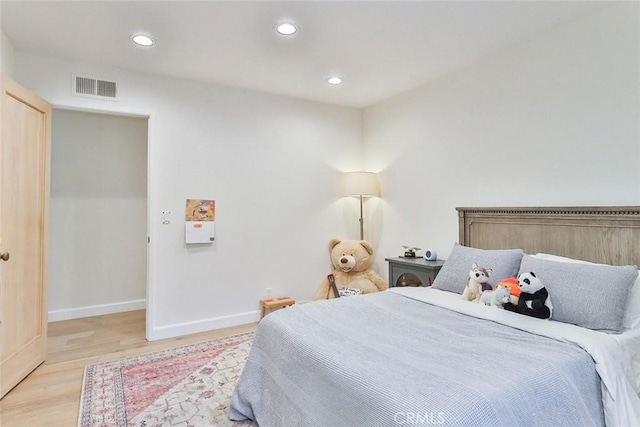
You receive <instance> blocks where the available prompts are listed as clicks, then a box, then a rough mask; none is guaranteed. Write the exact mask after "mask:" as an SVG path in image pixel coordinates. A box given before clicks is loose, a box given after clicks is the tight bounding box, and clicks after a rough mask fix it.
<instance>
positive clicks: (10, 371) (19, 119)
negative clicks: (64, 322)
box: [0, 76, 51, 398]
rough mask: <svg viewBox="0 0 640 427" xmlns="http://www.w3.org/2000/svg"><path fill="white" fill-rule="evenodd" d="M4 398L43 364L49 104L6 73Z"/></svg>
mask: <svg viewBox="0 0 640 427" xmlns="http://www.w3.org/2000/svg"><path fill="white" fill-rule="evenodd" d="M0 89H1V93H2V99H1V100H0V101H1V102H0V239H2V240H1V242H0V321H1V323H0V398H2V397H3V396H4V395H5V394H7V393H8V392H9V390H11V389H12V388H13V387H15V386H16V385H17V384H18V383H19V382H20V381H22V380H23V379H24V378H25V377H26V376H27V375H29V373H31V371H33V370H34V369H35V368H36V367H37V366H38V365H40V364H41V363H42V362H44V359H45V357H46V354H47V313H46V299H45V290H46V289H45V282H46V253H47V246H46V245H47V239H46V238H47V218H48V211H47V209H48V202H49V162H50V133H51V132H50V128H51V126H50V123H51V107H50V105H49V104H47V103H46V102H45V101H43V100H42V99H40V98H39V97H37V96H36V95H34V94H33V93H31V92H29V91H28V90H26V89H25V88H23V87H21V86H19V85H18V84H17V83H15V82H14V81H13V80H11V79H9V78H7V77H5V76H1V80H0Z"/></svg>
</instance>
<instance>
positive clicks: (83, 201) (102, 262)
mask: <svg viewBox="0 0 640 427" xmlns="http://www.w3.org/2000/svg"><path fill="white" fill-rule="evenodd" d="M52 122H53V125H52V138H51V140H52V141H51V199H50V208H49V219H50V227H49V247H50V248H51V250H50V258H49V268H48V270H49V282H48V309H49V321H55V320H66V319H70V318H78V317H86V316H88V315H97V314H105V313H108V312H118V311H125V310H126V309H136V308H140V307H142V308H144V306H145V302H144V299H145V297H146V286H147V139H148V138H147V128H148V124H147V120H146V119H144V118H137V117H124V116H114V115H107V114H95V113H87V112H79V111H69V110H58V109H54V110H53V121H52Z"/></svg>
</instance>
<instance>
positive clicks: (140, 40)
mask: <svg viewBox="0 0 640 427" xmlns="http://www.w3.org/2000/svg"><path fill="white" fill-rule="evenodd" d="M131 40H133V42H134V43H135V44H137V45H140V46H151V45H153V39H151V37H149V36H145V35H144V34H136V35H135V36H133V37H131Z"/></svg>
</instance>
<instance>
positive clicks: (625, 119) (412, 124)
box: [364, 3, 640, 262]
mask: <svg viewBox="0 0 640 427" xmlns="http://www.w3.org/2000/svg"><path fill="white" fill-rule="evenodd" d="M639 12H640V11H639V4H638V3H625V4H619V5H617V6H614V7H610V8H607V9H605V10H604V11H601V12H599V13H598V14H596V15H591V16H589V17H586V18H584V19H581V20H579V21H575V22H572V23H570V24H567V25H564V26H561V27H558V28H556V29H554V30H553V31H550V32H547V33H545V34H541V35H539V36H538V37H537V38H535V39H534V40H531V41H530V42H527V43H523V44H520V45H518V46H514V47H513V48H511V49H509V50H508V51H503V52H501V53H500V54H497V55H495V56H493V57H491V58H488V59H485V60H483V61H481V62H478V63H476V64H474V65H473V66H470V67H468V68H466V69H464V70H462V71H459V72H457V73H455V74H452V75H449V76H446V77H444V78H442V79H440V80H438V81H434V82H432V83H430V84H428V85H426V86H423V87H421V88H418V89H416V90H412V91H409V92H407V93H404V94H401V95H398V96H396V97H394V98H392V99H390V100H387V101H385V102H382V103H380V104H378V105H375V106H373V107H371V108H367V109H366V110H365V112H364V138H365V147H366V157H367V165H368V167H369V169H371V170H374V171H380V172H381V177H382V182H383V183H384V187H385V194H384V195H383V198H382V199H381V200H379V201H377V202H376V203H377V205H376V206H377V208H378V210H379V211H380V212H381V213H380V214H379V216H380V217H383V221H382V227H381V228H380V230H381V231H379V232H377V234H376V235H374V236H373V237H372V240H373V241H374V242H375V243H376V244H377V245H378V247H379V251H378V261H379V262H380V259H381V258H382V257H383V256H390V255H399V254H400V253H401V250H402V248H401V247H400V245H402V244H409V245H416V246H420V247H423V248H424V247H427V246H428V247H433V248H436V250H438V251H439V253H440V254H441V255H442V257H443V258H446V256H447V255H448V253H449V251H450V249H451V247H452V245H453V243H454V242H455V241H457V239H458V231H457V230H458V228H457V227H458V222H457V221H458V218H457V212H456V211H455V207H456V206H535V205H537V206H546V205H559V206H572V205H596V206H597V205H637V204H639V203H640V168H639V160H640V124H639V120H638V118H639V117H640V38H639V37H638V34H639V31H640V22H639V16H640V13H639ZM372 207H373V205H372Z"/></svg>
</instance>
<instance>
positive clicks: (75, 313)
mask: <svg viewBox="0 0 640 427" xmlns="http://www.w3.org/2000/svg"><path fill="white" fill-rule="evenodd" d="M145 308H147V300H144V299H139V300H133V301H124V302H116V303H112V304H101V305H90V306H86V307H76V308H66V309H62V310H51V311H49V322H59V321H61V320H71V319H81V318H83V317H93V316H102V315H103V314H114V313H124V312H125V311H134V310H144V309H145Z"/></svg>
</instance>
